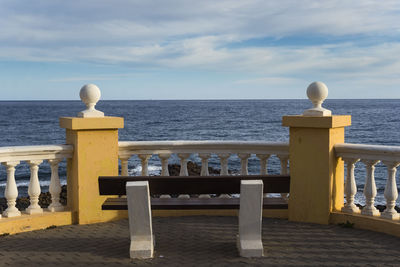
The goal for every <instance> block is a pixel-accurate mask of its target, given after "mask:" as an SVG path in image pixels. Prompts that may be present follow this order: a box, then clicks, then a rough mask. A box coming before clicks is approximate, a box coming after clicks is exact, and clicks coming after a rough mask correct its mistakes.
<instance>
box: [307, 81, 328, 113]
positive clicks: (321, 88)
mask: <svg viewBox="0 0 400 267" xmlns="http://www.w3.org/2000/svg"><path fill="white" fill-rule="evenodd" d="M307 96H308V98H309V99H310V101H311V102H312V103H313V106H314V107H313V108H311V109H308V110H306V111H304V113H303V115H304V116H317V117H322V116H331V115H332V112H331V111H330V110H327V109H325V108H323V107H322V103H323V102H324V100H325V99H326V98H327V96H328V87H327V86H326V85H325V84H324V83H323V82H313V83H311V84H310V85H309V86H308V87H307Z"/></svg>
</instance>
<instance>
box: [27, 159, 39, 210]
mask: <svg viewBox="0 0 400 267" xmlns="http://www.w3.org/2000/svg"><path fill="white" fill-rule="evenodd" d="M28 162H29V166H30V169H31V179H30V181H29V187H28V195H29V199H30V205H29V207H28V208H27V209H26V210H25V212H26V213H27V214H41V213H43V209H42V208H41V207H40V206H39V195H40V183H39V177H38V171H39V165H40V164H41V163H42V160H30V161H28Z"/></svg>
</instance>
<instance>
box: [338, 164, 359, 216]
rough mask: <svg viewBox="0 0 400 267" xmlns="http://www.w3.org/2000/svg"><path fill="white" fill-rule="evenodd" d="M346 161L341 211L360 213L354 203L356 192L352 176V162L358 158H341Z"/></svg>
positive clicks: (354, 180)
mask: <svg viewBox="0 0 400 267" xmlns="http://www.w3.org/2000/svg"><path fill="white" fill-rule="evenodd" d="M343 160H344V162H345V163H346V170H347V174H346V183H345V185H344V193H345V194H346V204H345V205H344V207H343V208H342V212H346V213H360V209H359V208H358V207H357V206H356V205H355V204H354V196H355V195H356V193H357V185H356V179H355V178H354V164H356V162H357V161H359V159H352V158H343Z"/></svg>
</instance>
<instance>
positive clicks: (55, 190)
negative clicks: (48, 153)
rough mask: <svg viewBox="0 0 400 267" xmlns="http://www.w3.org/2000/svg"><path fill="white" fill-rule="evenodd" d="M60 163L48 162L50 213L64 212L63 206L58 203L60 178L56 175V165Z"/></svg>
mask: <svg viewBox="0 0 400 267" xmlns="http://www.w3.org/2000/svg"><path fill="white" fill-rule="evenodd" d="M60 162H61V159H51V160H49V163H50V166H51V178H50V186H49V192H50V195H51V204H50V205H49V207H48V210H49V211H51V212H55V211H63V210H64V206H63V205H61V203H60V193H61V183H60V177H59V175H58V164H59V163H60Z"/></svg>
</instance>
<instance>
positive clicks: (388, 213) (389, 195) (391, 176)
mask: <svg viewBox="0 0 400 267" xmlns="http://www.w3.org/2000/svg"><path fill="white" fill-rule="evenodd" d="M383 163H384V164H385V165H386V167H387V170H388V179H387V181H386V186H385V192H384V195H385V199H386V209H385V210H384V211H383V212H382V214H381V217H382V218H385V219H389V220H398V219H399V214H398V213H397V211H396V210H395V209H394V207H395V206H396V199H397V197H398V196H399V194H398V192H397V185H396V171H397V169H396V168H397V166H399V164H400V162H393V161H383Z"/></svg>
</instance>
